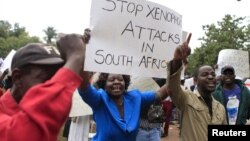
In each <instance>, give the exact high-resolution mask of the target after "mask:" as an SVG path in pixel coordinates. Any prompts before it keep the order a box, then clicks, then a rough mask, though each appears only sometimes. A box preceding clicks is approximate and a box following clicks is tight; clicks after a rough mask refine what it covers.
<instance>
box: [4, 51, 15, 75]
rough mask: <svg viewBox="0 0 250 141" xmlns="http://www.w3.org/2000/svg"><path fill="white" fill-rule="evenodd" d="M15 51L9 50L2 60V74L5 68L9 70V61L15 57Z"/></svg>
mask: <svg viewBox="0 0 250 141" xmlns="http://www.w3.org/2000/svg"><path fill="white" fill-rule="evenodd" d="M15 53H16V51H15V50H13V49H12V50H11V51H10V52H9V54H8V55H7V56H6V58H5V59H4V61H3V63H2V66H1V72H4V70H6V69H7V68H10V66H11V61H12V58H13V56H14V55H15Z"/></svg>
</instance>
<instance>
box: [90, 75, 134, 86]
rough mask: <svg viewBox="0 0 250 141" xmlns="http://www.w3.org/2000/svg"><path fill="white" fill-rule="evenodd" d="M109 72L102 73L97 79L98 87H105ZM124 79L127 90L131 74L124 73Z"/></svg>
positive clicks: (96, 84)
mask: <svg viewBox="0 0 250 141" xmlns="http://www.w3.org/2000/svg"><path fill="white" fill-rule="evenodd" d="M108 76H109V73H100V75H99V77H98V79H97V81H96V82H95V84H94V85H95V86H96V87H97V88H102V89H105V85H106V82H107V79H108ZM122 77H123V79H124V81H125V90H127V89H128V86H129V84H130V76H129V75H122Z"/></svg>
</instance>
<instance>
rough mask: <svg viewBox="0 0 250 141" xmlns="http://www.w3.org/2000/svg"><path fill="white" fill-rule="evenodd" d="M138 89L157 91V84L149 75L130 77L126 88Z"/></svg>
mask: <svg viewBox="0 0 250 141" xmlns="http://www.w3.org/2000/svg"><path fill="white" fill-rule="evenodd" d="M132 89H139V90H140V91H157V90H159V89H160V87H159V85H158V84H157V83H156V82H155V81H154V80H153V79H152V78H151V77H134V76H132V77H131V83H130V85H129V87H128V90H132Z"/></svg>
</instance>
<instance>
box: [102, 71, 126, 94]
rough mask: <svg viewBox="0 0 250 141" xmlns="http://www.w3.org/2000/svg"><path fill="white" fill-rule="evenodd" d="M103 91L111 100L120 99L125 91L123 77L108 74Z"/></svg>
mask: <svg viewBox="0 0 250 141" xmlns="http://www.w3.org/2000/svg"><path fill="white" fill-rule="evenodd" d="M105 90H106V91H107V92H108V94H109V95H110V96H111V97H112V98H120V97H121V96H122V95H123V92H124V91H125V81H124V79H123V76H122V75H119V74H109V75H108V78H107V82H106V85H105Z"/></svg>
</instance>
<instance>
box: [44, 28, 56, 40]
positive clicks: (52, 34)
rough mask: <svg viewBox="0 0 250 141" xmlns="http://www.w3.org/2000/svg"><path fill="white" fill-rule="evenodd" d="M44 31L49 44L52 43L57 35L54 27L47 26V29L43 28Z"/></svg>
mask: <svg viewBox="0 0 250 141" xmlns="http://www.w3.org/2000/svg"><path fill="white" fill-rule="evenodd" d="M43 32H44V33H45V34H46V37H45V40H46V42H47V44H51V43H52V39H53V38H55V37H56V35H57V33H56V30H55V29H54V27H50V26H49V27H47V29H45V30H43Z"/></svg>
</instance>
